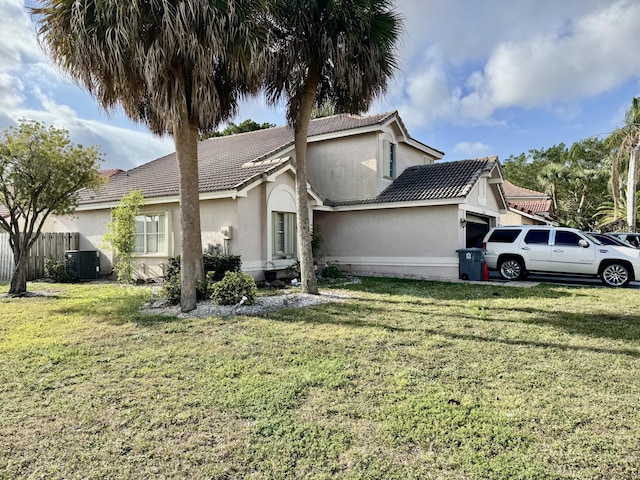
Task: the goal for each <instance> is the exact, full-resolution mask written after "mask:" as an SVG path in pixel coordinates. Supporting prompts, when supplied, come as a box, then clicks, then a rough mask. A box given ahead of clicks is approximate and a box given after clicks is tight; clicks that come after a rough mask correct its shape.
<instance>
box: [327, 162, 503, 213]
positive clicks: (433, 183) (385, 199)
mask: <svg viewBox="0 0 640 480" xmlns="http://www.w3.org/2000/svg"><path fill="white" fill-rule="evenodd" d="M496 166H498V167H499V163H498V157H485V158H478V159H474V160H460V161H456V162H445V163H437V164H433V165H416V166H413V167H409V168H407V169H406V170H405V171H404V172H402V174H401V175H400V176H399V177H398V178H397V179H396V180H395V181H394V182H393V183H392V184H391V185H389V186H388V187H387V188H386V189H385V190H384V191H383V192H382V193H380V195H378V196H377V197H375V198H370V199H364V200H350V201H347V202H330V201H327V202H325V203H326V204H327V205H332V206H347V205H360V204H372V203H392V202H412V201H420V200H444V199H451V198H464V197H466V196H467V195H468V194H469V192H470V191H471V189H472V188H473V186H474V185H475V184H476V182H477V181H478V179H479V178H480V176H481V175H482V173H483V172H487V171H491V170H492V169H493V168H494V167H496Z"/></svg>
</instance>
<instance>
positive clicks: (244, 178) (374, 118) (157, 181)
mask: <svg viewBox="0 0 640 480" xmlns="http://www.w3.org/2000/svg"><path fill="white" fill-rule="evenodd" d="M394 116H395V117H396V118H399V117H398V116H397V112H387V113H382V114H377V115H371V116H367V117H361V116H357V115H334V116H331V117H325V118H319V119H316V120H313V121H311V123H310V124H309V137H310V138H311V137H314V136H318V135H323V134H330V133H337V132H342V131H348V130H353V129H358V128H365V127H371V126H375V125H382V124H383V123H384V122H386V121H387V120H388V119H390V118H392V117H394ZM293 143H294V141H293V130H292V129H291V128H290V127H288V126H282V127H274V128H269V129H264V130H256V131H253V132H247V133H240V134H237V135H231V136H227V137H215V138H210V139H208V140H204V141H202V142H199V143H198V164H199V165H198V172H199V175H200V193H208V192H218V191H225V190H233V189H236V188H240V187H241V186H242V185H243V184H245V183H247V182H249V181H250V180H251V179H253V178H255V177H256V176H258V175H260V174H262V173H268V172H270V171H273V170H275V169H277V168H279V167H280V166H282V165H284V164H285V163H286V161H287V159H288V157H287V159H281V160H280V161H277V162H264V160H267V159H270V158H277V155H278V154H279V153H280V152H282V151H284V150H285V149H287V148H288V147H291V146H293ZM132 190H141V191H142V193H143V195H144V196H145V198H154V197H165V196H177V195H178V193H179V179H178V166H177V163H176V155H175V153H171V154H169V155H166V156H164V157H161V158H158V159H157V160H153V161H151V162H149V163H146V164H144V165H141V166H139V167H136V168H134V169H132V170H129V171H127V172H124V173H121V174H118V175H115V176H113V177H111V178H110V180H109V183H108V184H107V185H105V186H103V187H101V188H100V189H98V190H97V191H95V190H80V191H79V192H78V200H79V203H80V204H90V203H103V202H114V201H115V202H117V201H119V200H120V198H121V197H122V195H124V194H126V193H128V192H130V191H132Z"/></svg>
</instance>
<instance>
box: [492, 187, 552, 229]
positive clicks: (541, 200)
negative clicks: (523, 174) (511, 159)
mask: <svg viewBox="0 0 640 480" xmlns="http://www.w3.org/2000/svg"><path fill="white" fill-rule="evenodd" d="M502 188H503V189H504V195H505V197H506V198H507V202H508V203H509V212H508V213H506V214H504V215H502V216H501V217H500V224H501V225H557V222H556V220H555V219H554V218H553V205H552V202H551V199H550V198H549V196H548V195H547V194H546V193H542V192H536V191H535V190H529V189H528V188H522V187H517V186H515V185H514V184H513V183H511V182H509V181H508V180H505V181H504V182H503V184H502Z"/></svg>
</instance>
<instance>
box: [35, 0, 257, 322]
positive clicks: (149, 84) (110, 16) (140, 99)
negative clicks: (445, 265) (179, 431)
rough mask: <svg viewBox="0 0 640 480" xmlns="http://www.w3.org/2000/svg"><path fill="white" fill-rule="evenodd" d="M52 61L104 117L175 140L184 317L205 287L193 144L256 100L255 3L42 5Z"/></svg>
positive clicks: (57, 1) (69, 1) (97, 0)
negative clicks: (118, 111) (120, 115)
mask: <svg viewBox="0 0 640 480" xmlns="http://www.w3.org/2000/svg"><path fill="white" fill-rule="evenodd" d="M40 3H41V4H42V6H41V7H38V8H34V9H32V14H34V15H35V16H36V20H37V22H38V25H39V32H38V33H39V37H40V39H41V41H43V43H44V44H45V45H46V47H48V50H49V52H50V55H51V57H52V59H53V60H54V61H55V62H56V63H57V64H58V65H59V66H61V67H62V69H63V70H65V71H66V72H67V73H68V74H69V75H70V76H71V77H72V78H73V79H74V80H75V81H76V82H77V83H78V84H79V85H80V86H82V87H84V88H85V89H86V90H88V91H89V93H91V94H92V95H94V96H95V97H96V99H97V100H98V103H99V104H100V105H101V106H102V107H103V108H104V109H105V110H107V111H111V110H113V109H115V108H116V107H122V109H123V110H124V111H125V113H126V114H127V115H128V116H129V117H130V118H132V119H134V120H136V121H139V122H142V123H145V124H146V125H147V126H148V127H149V129H150V130H151V131H152V132H153V133H154V134H157V135H164V134H170V135H172V136H173V139H174V142H175V147H176V156H177V162H178V169H179V175H180V223H181V228H182V251H181V275H182V293H181V301H180V304H181V308H182V310H183V311H189V310H192V309H193V308H195V305H196V281H197V280H199V279H202V278H203V265H202V239H201V233H200V211H199V189H198V185H199V182H198V158H197V140H198V131H199V130H200V129H202V130H206V129H211V128H213V127H215V126H216V125H218V124H219V123H220V122H221V121H223V120H226V119H228V118H229V117H231V116H232V115H233V114H235V112H236V110H237V102H238V98H239V97H240V96H242V95H244V94H247V93H249V92H253V91H254V90H255V89H256V87H257V85H258V73H259V72H257V71H256V70H257V69H256V68H255V65H254V64H253V63H252V62H251V57H252V53H253V50H254V48H255V45H256V43H255V40H256V38H257V36H258V32H259V30H258V29H257V28H256V25H255V24H254V22H252V19H254V18H256V16H257V15H258V13H257V11H256V8H257V7H256V3H257V2H256V0H156V1H139V0H130V1H121V0H40Z"/></svg>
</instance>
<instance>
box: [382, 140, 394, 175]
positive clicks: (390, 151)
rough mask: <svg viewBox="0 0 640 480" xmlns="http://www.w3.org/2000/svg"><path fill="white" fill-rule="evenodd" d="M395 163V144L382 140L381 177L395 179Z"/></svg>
mask: <svg viewBox="0 0 640 480" xmlns="http://www.w3.org/2000/svg"><path fill="white" fill-rule="evenodd" d="M396 163H397V158H396V144H395V143H392V142H390V141H388V140H384V165H383V168H384V170H383V175H384V177H385V178H396Z"/></svg>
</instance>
